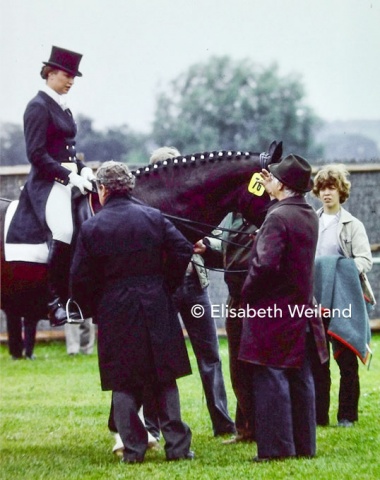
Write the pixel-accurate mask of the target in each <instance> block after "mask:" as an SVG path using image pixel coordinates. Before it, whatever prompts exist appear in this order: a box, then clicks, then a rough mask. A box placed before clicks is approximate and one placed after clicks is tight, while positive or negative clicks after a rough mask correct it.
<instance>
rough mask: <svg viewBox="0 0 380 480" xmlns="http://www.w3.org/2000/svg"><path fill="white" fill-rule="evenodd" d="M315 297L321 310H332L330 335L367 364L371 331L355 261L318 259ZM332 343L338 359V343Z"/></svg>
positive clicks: (339, 257) (331, 257)
mask: <svg viewBox="0 0 380 480" xmlns="http://www.w3.org/2000/svg"><path fill="white" fill-rule="evenodd" d="M314 296H315V298H316V300H317V302H318V304H319V305H321V307H323V308H326V309H329V310H330V318H331V319H330V324H329V329H328V333H329V334H330V335H331V336H332V338H333V339H334V338H335V339H336V340H339V341H340V342H341V343H343V344H344V345H346V346H347V347H348V348H350V349H351V350H353V351H354V352H355V354H356V355H357V356H358V357H359V358H360V360H361V361H362V362H363V363H365V362H366V360H367V358H368V353H369V343H370V340H371V328H370V324H369V317H368V313H367V308H366V305H365V300H364V296H363V292H362V288H361V284H360V279H359V273H358V269H357V268H356V265H355V262H354V260H353V259H352V258H345V257H341V256H339V255H331V256H321V257H317V258H316V261H315V277H314ZM332 344H333V352H334V356H336V355H338V354H339V351H338V348H337V344H336V342H334V341H333V342H332Z"/></svg>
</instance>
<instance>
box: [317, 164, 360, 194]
mask: <svg viewBox="0 0 380 480" xmlns="http://www.w3.org/2000/svg"><path fill="white" fill-rule="evenodd" d="M348 175H349V172H348V170H347V168H346V167H345V165H343V163H335V164H330V165H325V166H323V167H322V168H321V169H320V170H319V171H318V173H317V174H316V176H315V178H314V187H313V193H314V195H315V196H316V197H318V198H319V192H320V191H321V190H322V189H323V188H326V187H335V188H336V189H337V190H338V192H339V201H340V203H344V202H345V201H346V200H347V199H348V198H349V196H350V190H351V182H350V181H349V180H347V177H348Z"/></svg>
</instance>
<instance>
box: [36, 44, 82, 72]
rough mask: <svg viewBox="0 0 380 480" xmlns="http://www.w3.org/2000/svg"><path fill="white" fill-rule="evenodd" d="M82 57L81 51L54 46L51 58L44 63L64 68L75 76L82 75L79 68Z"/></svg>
mask: <svg viewBox="0 0 380 480" xmlns="http://www.w3.org/2000/svg"><path fill="white" fill-rule="evenodd" d="M81 59H82V55H81V54H80V53H76V52H72V51H71V50H66V49H65V48H60V47H55V46H53V47H52V49H51V54H50V58H49V60H48V61H47V62H42V63H43V64H44V65H48V66H50V67H56V68H58V69H59V70H63V71H64V72H67V73H69V74H70V75H72V76H73V77H81V76H82V74H81V73H80V71H79V70H78V68H79V63H80V61H81Z"/></svg>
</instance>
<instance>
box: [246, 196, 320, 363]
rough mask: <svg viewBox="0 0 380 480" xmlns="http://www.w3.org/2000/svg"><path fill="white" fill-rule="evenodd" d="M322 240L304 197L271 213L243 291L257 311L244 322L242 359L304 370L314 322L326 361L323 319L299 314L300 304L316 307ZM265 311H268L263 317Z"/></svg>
mask: <svg viewBox="0 0 380 480" xmlns="http://www.w3.org/2000/svg"><path fill="white" fill-rule="evenodd" d="M317 240H318V219H317V216H316V214H315V212H314V211H313V209H312V207H311V206H310V205H308V204H307V203H306V201H305V199H304V198H303V197H290V198H287V199H285V200H282V201H280V202H278V203H276V204H274V205H273V206H272V207H271V208H270V209H269V211H268V214H267V217H266V220H265V222H264V223H263V225H262V227H261V228H260V230H259V232H258V234H257V237H256V240H255V242H254V245H253V249H252V257H251V260H250V266H249V271H248V275H247V278H246V280H245V283H244V286H243V291H242V295H243V299H244V302H245V303H246V304H247V306H249V307H250V308H251V309H252V310H251V314H249V313H248V315H247V318H246V319H245V320H244V323H243V333H242V339H241V346H240V356H239V358H240V359H241V360H244V361H247V362H251V363H254V364H259V365H267V366H272V367H300V366H301V365H302V363H303V361H304V357H305V340H306V330H307V326H308V323H309V328H310V329H311V330H312V331H313V333H314V334H315V335H314V336H315V337H316V343H317V345H318V346H319V347H320V357H321V359H322V360H326V358H327V356H326V350H325V342H324V341H323V336H324V335H323V326H322V322H321V319H320V318H318V317H317V316H313V317H312V318H310V319H308V318H307V317H306V316H305V315H299V314H297V312H294V310H293V309H294V306H295V305H299V306H300V307H302V306H304V307H308V308H313V271H314V256H315V249H316V244H317ZM259 309H263V310H262V311H261V313H260V310H259ZM247 311H248V312H249V310H247ZM309 311H310V310H309ZM263 312H267V314H265V315H263ZM250 316H251V318H249V317H250Z"/></svg>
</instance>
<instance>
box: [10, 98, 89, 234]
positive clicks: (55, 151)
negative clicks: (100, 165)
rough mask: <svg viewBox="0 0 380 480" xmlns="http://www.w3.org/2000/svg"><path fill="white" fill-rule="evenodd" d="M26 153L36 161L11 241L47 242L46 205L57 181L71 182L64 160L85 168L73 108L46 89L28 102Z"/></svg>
mask: <svg viewBox="0 0 380 480" xmlns="http://www.w3.org/2000/svg"><path fill="white" fill-rule="evenodd" d="M24 133H25V142H26V153H27V156H28V160H29V162H30V163H31V164H32V167H31V170H30V173H29V175H28V178H27V182H26V184H25V186H24V189H23V190H22V192H21V196H20V203H19V205H18V208H17V211H16V214H15V217H14V220H13V222H12V225H11V228H10V230H9V233H8V238H7V241H9V242H11V243H43V242H45V241H46V238H47V232H48V227H47V225H46V222H45V206H46V201H47V198H48V196H49V193H50V190H51V189H52V186H53V184H54V182H59V183H61V184H63V185H67V184H68V183H69V174H70V173H71V172H70V170H68V169H67V168H65V167H63V166H61V163H62V162H67V163H68V162H70V163H76V164H77V166H78V173H79V172H80V171H81V169H82V168H83V167H84V165H83V163H82V162H80V161H79V160H78V159H77V157H76V148H75V136H76V133H77V127H76V123H75V121H74V119H73V117H72V115H71V112H70V110H65V111H63V110H62V108H61V107H60V105H58V103H57V102H56V101H55V100H53V99H52V98H51V97H49V95H47V94H46V93H45V92H41V91H40V92H38V94H37V95H36V96H35V97H34V98H33V99H32V100H31V101H30V102H29V103H28V105H27V107H26V110H25V113H24Z"/></svg>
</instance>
